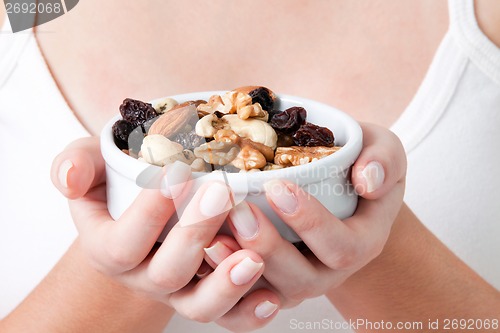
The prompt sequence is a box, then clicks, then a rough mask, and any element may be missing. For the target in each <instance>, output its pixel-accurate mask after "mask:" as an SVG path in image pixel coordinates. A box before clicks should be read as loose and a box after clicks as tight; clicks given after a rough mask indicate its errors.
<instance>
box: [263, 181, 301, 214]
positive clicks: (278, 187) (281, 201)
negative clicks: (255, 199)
mask: <svg viewBox="0 0 500 333" xmlns="http://www.w3.org/2000/svg"><path fill="white" fill-rule="evenodd" d="M264 189H265V191H266V194H267V196H268V198H269V199H271V201H272V202H273V203H274V204H275V205H276V207H278V208H279V209H280V210H281V211H282V212H283V213H285V214H293V213H295V211H296V210H297V198H296V197H295V195H294V194H293V192H292V191H290V189H289V188H288V186H287V185H286V184H285V183H283V182H282V181H281V180H271V181H269V182H267V183H265V184H264Z"/></svg>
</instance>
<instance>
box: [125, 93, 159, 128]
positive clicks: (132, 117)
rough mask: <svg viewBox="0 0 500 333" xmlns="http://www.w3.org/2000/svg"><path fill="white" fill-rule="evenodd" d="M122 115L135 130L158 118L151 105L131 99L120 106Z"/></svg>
mask: <svg viewBox="0 0 500 333" xmlns="http://www.w3.org/2000/svg"><path fill="white" fill-rule="evenodd" d="M120 113H121V115H122V117H123V119H124V120H126V121H128V122H129V123H131V124H132V126H134V128H135V127H138V126H140V125H142V124H144V123H145V122H146V121H148V120H149V119H152V118H155V117H157V116H158V114H157V113H156V111H155V109H154V108H153V106H152V105H151V104H149V103H145V102H141V101H138V100H135V99H130V98H127V99H125V100H124V101H123V103H122V105H120Z"/></svg>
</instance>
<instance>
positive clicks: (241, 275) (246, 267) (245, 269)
mask: <svg viewBox="0 0 500 333" xmlns="http://www.w3.org/2000/svg"><path fill="white" fill-rule="evenodd" d="M263 265H264V263H262V262H255V261H253V260H252V259H250V258H249V257H246V258H245V259H243V260H242V261H240V262H239V263H238V264H237V265H236V266H234V267H233V269H231V272H230V273H229V275H230V277H231V281H232V282H233V283H234V284H235V285H237V286H241V285H244V284H247V283H248V282H250V281H251V280H252V279H253V278H254V276H255V275H256V274H257V273H258V272H259V271H260V269H261V268H262V266H263Z"/></svg>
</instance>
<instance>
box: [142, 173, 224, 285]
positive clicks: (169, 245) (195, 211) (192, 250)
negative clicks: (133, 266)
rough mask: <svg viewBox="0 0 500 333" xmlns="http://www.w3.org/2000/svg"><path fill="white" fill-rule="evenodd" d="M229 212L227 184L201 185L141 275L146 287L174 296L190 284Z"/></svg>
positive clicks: (211, 183)
mask: <svg viewBox="0 0 500 333" xmlns="http://www.w3.org/2000/svg"><path fill="white" fill-rule="evenodd" d="M230 209H231V192H230V189H229V188H228V187H227V186H226V185H225V184H224V183H222V182H216V181H214V182H209V183H205V184H204V185H202V186H201V187H200V189H199V190H198V191H197V192H196V193H195V195H194V197H193V198H192V199H191V201H190V202H189V204H188V205H187V207H186V209H185V210H184V212H183V213H182V216H181V217H180V219H179V222H178V223H177V224H176V225H175V226H174V227H173V228H172V229H171V230H170V232H169V233H168V234H167V237H166V238H165V240H164V241H163V244H162V245H161V246H160V248H159V249H158V251H157V252H156V253H155V255H154V256H153V258H152V259H151V262H150V264H149V266H148V267H147V271H146V272H143V273H139V274H142V279H143V280H145V281H144V283H145V286H148V285H149V288H152V291H158V292H163V293H171V292H174V291H176V290H179V289H181V288H182V287H184V286H185V285H187V284H188V283H189V281H190V280H191V279H192V278H193V276H194V275H195V274H196V271H197V269H198V267H199V266H200V265H201V262H202V261H203V258H204V255H205V252H204V251H203V249H204V248H206V247H207V246H208V245H209V244H210V243H211V241H212V239H213V238H214V237H215V235H216V234H217V231H218V230H219V229H220V227H221V226H222V224H223V223H224V220H225V219H226V216H227V214H228V211H229V210H230ZM143 274H146V276H144V275H143ZM148 280H149V282H148Z"/></svg>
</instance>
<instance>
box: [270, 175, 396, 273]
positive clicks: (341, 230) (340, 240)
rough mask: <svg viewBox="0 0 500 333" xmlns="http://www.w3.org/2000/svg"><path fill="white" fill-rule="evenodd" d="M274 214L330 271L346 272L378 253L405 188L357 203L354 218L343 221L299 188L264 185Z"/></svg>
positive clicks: (286, 184) (280, 183) (273, 183)
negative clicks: (395, 203)
mask: <svg viewBox="0 0 500 333" xmlns="http://www.w3.org/2000/svg"><path fill="white" fill-rule="evenodd" d="M265 187H266V196H267V198H268V200H269V203H270V205H271V207H272V208H273V210H274V211H275V212H276V214H278V216H279V217H280V218H281V219H282V220H283V221H284V222H285V223H286V224H287V225H289V226H290V227H291V228H292V229H293V230H294V231H295V232H296V233H297V234H298V235H299V237H300V238H301V239H302V240H303V241H304V242H305V243H306V244H307V246H308V247H309V249H310V250H311V251H312V252H313V253H314V254H315V255H316V257H318V259H319V260H321V262H322V263H324V264H325V265H327V266H328V267H329V268H331V269H335V270H348V269H352V268H353V266H355V265H358V264H359V263H360V262H362V263H366V262H367V258H373V257H374V254H377V253H380V251H381V249H382V247H383V244H385V240H386V239H387V237H388V235H389V232H390V228H391V225H392V221H394V218H395V217H396V215H397V212H398V210H399V208H398V206H397V205H394V204H393V202H400V201H401V200H402V196H403V191H404V185H403V184H397V185H396V186H395V187H394V189H393V191H390V192H389V193H388V194H387V195H385V196H384V197H382V198H381V199H379V200H376V201H375V200H364V199H362V200H360V202H359V205H358V209H357V211H356V214H355V215H354V216H352V217H350V218H348V219H345V220H344V221H341V220H339V219H338V218H337V217H335V216H334V215H333V214H332V213H330V212H329V211H328V210H327V209H326V208H325V207H324V206H323V205H322V204H321V203H320V202H319V201H318V200H317V199H316V198H314V197H313V196H311V195H309V194H308V193H307V192H305V191H304V190H302V189H301V188H300V187H299V186H297V185H295V184H293V183H290V182H284V181H279V180H273V181H271V182H269V183H266V184H265Z"/></svg>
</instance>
